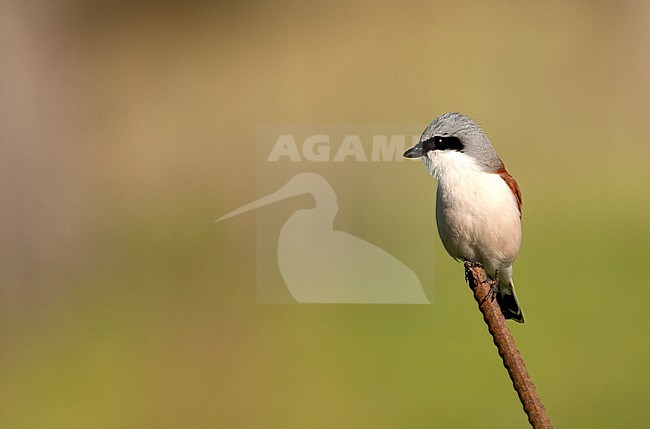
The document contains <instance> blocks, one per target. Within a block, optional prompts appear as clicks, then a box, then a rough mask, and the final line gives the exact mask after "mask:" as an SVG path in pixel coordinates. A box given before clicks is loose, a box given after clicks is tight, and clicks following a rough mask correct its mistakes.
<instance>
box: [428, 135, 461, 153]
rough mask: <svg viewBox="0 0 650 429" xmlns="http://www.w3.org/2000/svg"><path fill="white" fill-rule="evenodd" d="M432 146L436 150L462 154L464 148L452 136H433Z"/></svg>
mask: <svg viewBox="0 0 650 429" xmlns="http://www.w3.org/2000/svg"><path fill="white" fill-rule="evenodd" d="M433 139H434V146H435V149H436V150H455V151H458V152H462V151H463V149H465V146H464V145H463V143H462V142H461V141H460V139H459V138H458V137H454V136H435V137H434V138H433Z"/></svg>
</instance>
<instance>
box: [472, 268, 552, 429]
mask: <svg viewBox="0 0 650 429" xmlns="http://www.w3.org/2000/svg"><path fill="white" fill-rule="evenodd" d="M465 272H466V275H467V281H468V283H469V287H470V289H472V292H474V299H476V302H477V303H479V309H480V310H481V313H483V320H485V323H486V324H487V326H488V330H489V331H490V334H491V335H492V338H493V339H494V344H495V345H496V346H497V349H498V350H499V356H501V359H503V366H505V367H506V369H507V370H508V375H510V379H511V380H512V385H513V386H514V388H515V390H516V391H517V395H519V400H520V401H521V404H522V405H523V406H524V411H525V412H526V414H527V415H528V421H529V422H530V424H531V426H532V427H533V428H534V429H552V428H553V426H552V425H551V420H550V419H549V418H548V416H547V415H546V410H545V409H544V405H542V401H541V399H540V398H539V395H538V394H537V390H536V389H535V385H534V384H533V380H532V379H531V378H530V374H528V371H526V365H525V364H524V360H523V359H522V358H521V355H520V354H519V350H517V346H516V344H515V339H514V338H513V337H512V334H511V333H510V329H508V326H507V325H506V320H505V318H504V317H503V314H501V310H500V309H499V305H498V304H497V302H496V300H492V299H487V300H485V302H483V304H481V301H482V300H483V298H484V297H485V296H486V295H487V294H488V293H489V292H490V285H489V283H488V282H487V281H486V275H485V271H484V270H483V267H481V266H480V265H478V264H471V263H469V262H465Z"/></svg>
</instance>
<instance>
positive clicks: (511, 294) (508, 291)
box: [497, 281, 524, 323]
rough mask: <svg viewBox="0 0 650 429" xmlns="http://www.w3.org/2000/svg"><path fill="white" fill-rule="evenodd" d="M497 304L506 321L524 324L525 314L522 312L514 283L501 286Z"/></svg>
mask: <svg viewBox="0 0 650 429" xmlns="http://www.w3.org/2000/svg"><path fill="white" fill-rule="evenodd" d="M497 302H498V303H499V307H501V313H503V317H505V318H506V319H512V320H514V321H515V322H519V323H524V314H523V313H522V312H521V307H520V306H519V301H518V300H517V294H515V285H514V284H512V281H511V282H510V283H508V284H499V293H497Z"/></svg>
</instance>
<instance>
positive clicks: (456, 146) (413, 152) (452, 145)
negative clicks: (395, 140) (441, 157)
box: [404, 136, 465, 158]
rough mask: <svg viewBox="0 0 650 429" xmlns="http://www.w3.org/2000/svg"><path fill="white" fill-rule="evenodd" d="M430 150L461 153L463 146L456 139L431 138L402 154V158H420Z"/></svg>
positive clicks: (446, 137)
mask: <svg viewBox="0 0 650 429" xmlns="http://www.w3.org/2000/svg"><path fill="white" fill-rule="evenodd" d="M432 150H455V151H458V152H463V151H464V150H465V146H464V145H463V143H462V142H461V141H460V139H459V138H458V137H454V136H433V137H431V138H430V139H426V140H424V141H422V142H420V143H418V144H416V145H415V146H413V147H412V148H410V149H408V150H407V151H406V152H404V158H420V157H422V156H425V155H426V154H427V153H429V151H432Z"/></svg>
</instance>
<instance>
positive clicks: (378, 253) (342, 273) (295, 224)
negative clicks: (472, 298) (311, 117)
mask: <svg viewBox="0 0 650 429" xmlns="http://www.w3.org/2000/svg"><path fill="white" fill-rule="evenodd" d="M302 194H311V195H312V196H313V198H314V200H315V202H316V205H315V207H313V208H310V209H299V210H297V211H295V212H294V213H293V214H292V215H291V216H289V218H288V219H287V221H286V222H285V223H284V225H283V226H282V228H281V230H280V236H279V238H278V251H277V258H278V266H279V269H280V274H281V275H282V278H283V280H284V282H285V284H286V286H287V289H288V290H289V292H290V293H291V295H292V296H293V298H294V299H295V300H296V301H297V302H299V303H338V304H429V303H430V302H429V300H428V299H427V296H426V295H425V294H424V291H423V289H422V285H421V283H420V280H419V278H418V277H417V275H416V274H415V273H414V272H413V271H412V270H411V269H410V268H409V267H407V266H406V265H405V264H404V263H402V262H401V261H400V260H399V259H397V258H395V257H394V256H393V255H391V254H390V253H388V252H387V251H385V250H384V249H382V248H380V247H377V246H375V245H374V244H372V243H370V242H368V241H365V240H363V239H361V238H359V237H356V236H354V235H352V234H348V233H347V232H344V231H337V230H335V229H334V219H335V218H336V215H337V213H338V209H339V207H338V204H337V198H336V193H335V192H334V189H332V186H331V185H330V184H329V182H328V181H327V180H326V179H325V178H324V177H323V176H321V175H319V174H316V173H299V174H296V175H295V176H293V177H292V178H291V179H290V180H289V181H288V182H287V183H286V184H285V185H284V186H283V187H282V188H280V189H279V190H277V191H275V192H273V193H271V194H269V195H267V196H265V197H262V198H260V199H258V200H257V201H254V202H252V203H249V204H246V205H244V206H242V207H240V208H238V209H237V210H234V211H232V212H230V213H228V214H225V215H223V216H222V217H221V218H219V219H218V220H217V222H220V221H223V220H225V219H228V218H231V217H234V216H238V215H240V214H243V213H246V212H248V211H250V210H254V209H258V208H260V207H262V206H265V205H268V204H271V203H274V202H278V201H281V200H284V199H287V198H291V197H294V196H298V195H302Z"/></svg>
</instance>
